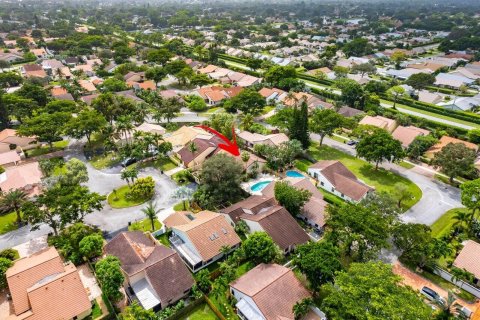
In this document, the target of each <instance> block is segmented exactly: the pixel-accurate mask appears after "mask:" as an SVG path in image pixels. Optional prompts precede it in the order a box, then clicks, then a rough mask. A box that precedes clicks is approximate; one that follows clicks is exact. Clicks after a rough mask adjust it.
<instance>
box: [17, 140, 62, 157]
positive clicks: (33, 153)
mask: <svg viewBox="0 0 480 320" xmlns="http://www.w3.org/2000/svg"><path fill="white" fill-rule="evenodd" d="M68 142H69V141H68V140H62V141H56V142H54V143H53V148H52V149H50V146H49V145H44V146H41V147H38V148H34V149H30V150H26V151H25V155H26V156H27V158H32V157H38V156H41V155H44V154H47V153H52V152H55V151H60V150H63V149H65V148H66V147H67V146H68Z"/></svg>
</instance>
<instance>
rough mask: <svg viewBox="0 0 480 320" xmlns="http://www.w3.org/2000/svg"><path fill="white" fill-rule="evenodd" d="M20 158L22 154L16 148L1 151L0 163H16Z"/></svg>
mask: <svg viewBox="0 0 480 320" xmlns="http://www.w3.org/2000/svg"><path fill="white" fill-rule="evenodd" d="M20 160H21V158H20V155H19V154H18V153H17V151H15V150H10V151H7V152H3V153H0V165H4V164H9V163H14V162H18V161H20Z"/></svg>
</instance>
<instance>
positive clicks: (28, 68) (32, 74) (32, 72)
mask: <svg viewBox="0 0 480 320" xmlns="http://www.w3.org/2000/svg"><path fill="white" fill-rule="evenodd" d="M21 72H22V75H23V76H24V77H25V78H42V79H43V78H46V77H47V76H48V75H47V73H46V72H45V70H43V68H42V66H41V65H39V64H24V65H23V66H22V68H21Z"/></svg>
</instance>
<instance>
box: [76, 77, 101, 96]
mask: <svg viewBox="0 0 480 320" xmlns="http://www.w3.org/2000/svg"><path fill="white" fill-rule="evenodd" d="M78 84H79V85H80V87H82V89H83V91H85V92H86V93H93V92H96V91H97V88H96V87H95V85H94V84H93V83H92V82H91V81H89V80H83V79H81V80H78Z"/></svg>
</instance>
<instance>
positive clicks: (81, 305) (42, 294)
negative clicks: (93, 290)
mask: <svg viewBox="0 0 480 320" xmlns="http://www.w3.org/2000/svg"><path fill="white" fill-rule="evenodd" d="M6 277H7V281H8V285H9V288H10V293H11V295H12V300H13V306H14V309H15V314H16V315H19V314H22V313H24V312H27V311H29V310H30V311H31V313H33V315H31V316H30V317H28V318H27V319H29V320H33V319H34V320H37V319H38V320H49V319H53V318H54V319H71V318H73V317H74V316H76V315H79V314H80V313H82V312H84V311H86V310H89V309H90V308H91V304H90V302H89V300H88V295H87V292H86V290H85V288H84V287H83V285H82V282H81V280H80V276H79V275H78V272H77V270H76V268H75V266H73V265H71V264H69V265H66V266H64V264H63V262H62V260H61V258H60V256H59V254H58V252H57V250H56V249H55V248H54V247H50V248H47V249H45V250H43V251H40V252H38V253H35V254H33V255H31V256H29V257H25V258H22V259H19V260H17V261H16V262H15V264H14V265H13V267H11V268H10V269H8V270H7V272H6ZM67 293H68V294H67Z"/></svg>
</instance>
